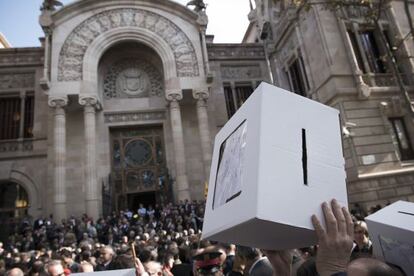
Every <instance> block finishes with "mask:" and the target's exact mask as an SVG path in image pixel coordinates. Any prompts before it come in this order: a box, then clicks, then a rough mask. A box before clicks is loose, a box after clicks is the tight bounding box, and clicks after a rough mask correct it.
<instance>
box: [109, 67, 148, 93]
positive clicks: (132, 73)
mask: <svg viewBox="0 0 414 276" xmlns="http://www.w3.org/2000/svg"><path fill="white" fill-rule="evenodd" d="M149 84H150V82H149V78H148V76H147V74H146V73H145V72H144V71H142V70H140V69H139V68H128V69H125V70H124V71H122V72H121V73H120V74H119V75H118V78H117V80H116V88H117V90H118V92H120V93H125V94H127V95H131V96H138V95H141V94H146V93H147V92H148V88H149Z"/></svg>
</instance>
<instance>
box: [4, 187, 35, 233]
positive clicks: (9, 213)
mask: <svg viewBox="0 0 414 276" xmlns="http://www.w3.org/2000/svg"><path fill="white" fill-rule="evenodd" d="M28 210H29V196H28V194H27V192H26V190H25V189H24V188H23V187H22V186H21V185H19V184H18V183H15V182H2V183H0V222H1V224H2V227H0V240H4V241H6V240H7V236H8V235H9V234H10V233H12V232H13V229H14V226H15V225H16V224H17V223H19V222H20V220H21V219H22V218H24V217H25V216H27V215H28Z"/></svg>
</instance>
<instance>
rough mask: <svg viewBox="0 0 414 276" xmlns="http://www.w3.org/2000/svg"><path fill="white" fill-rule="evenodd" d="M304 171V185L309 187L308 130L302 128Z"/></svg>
mask: <svg viewBox="0 0 414 276" xmlns="http://www.w3.org/2000/svg"><path fill="white" fill-rule="evenodd" d="M302 171H303V184H305V185H308V153H307V149H306V129H304V128H302Z"/></svg>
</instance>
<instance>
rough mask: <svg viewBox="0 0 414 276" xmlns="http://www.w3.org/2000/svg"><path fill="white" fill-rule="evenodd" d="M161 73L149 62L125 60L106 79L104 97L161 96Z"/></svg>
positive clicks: (116, 65) (109, 72) (118, 63)
mask: <svg viewBox="0 0 414 276" xmlns="http://www.w3.org/2000/svg"><path fill="white" fill-rule="evenodd" d="M162 80H163V79H162V75H161V73H160V72H159V71H158V70H157V68H155V66H154V65H152V64H151V63H149V62H146V61H144V60H140V59H132V60H131V59H124V60H121V61H119V62H117V63H115V64H114V65H113V66H112V67H111V68H110V69H109V70H108V72H107V74H106V75H105V77H104V97H105V99H111V98H131V97H148V96H149V95H151V96H161V95H162V93H163V89H164V88H163V81H162Z"/></svg>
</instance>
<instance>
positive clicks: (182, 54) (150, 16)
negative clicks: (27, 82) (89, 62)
mask: <svg viewBox="0 0 414 276" xmlns="http://www.w3.org/2000/svg"><path fill="white" fill-rule="evenodd" d="M119 27H132V28H143V29H146V30H149V31H151V32H153V33H154V34H156V35H157V36H159V37H161V38H162V39H163V40H164V41H165V42H166V43H167V44H168V45H169V46H170V48H171V50H172V52H173V53H174V58H175V64H176V67H177V76H178V77H192V76H199V69H198V61H197V57H196V53H195V50H194V47H193V44H192V43H191V41H190V39H189V38H188V37H187V35H186V34H185V33H183V32H182V31H181V30H180V28H179V27H178V26H177V25H175V24H174V23H173V22H172V21H170V20H169V19H167V18H165V17H162V16H160V15H159V14H156V13H153V12H150V11H146V10H140V9H131V8H121V9H114V10H109V11H104V12H101V13H98V14H96V15H94V16H92V17H90V18H88V19H86V20H85V21H83V22H82V23H81V24H79V25H78V26H77V27H76V28H75V29H74V30H73V31H72V33H71V34H70V35H69V36H68V37H67V38H66V40H65V42H64V44H63V47H62V49H61V51H60V55H59V67H58V81H79V80H82V63H83V58H84V56H85V53H86V50H87V49H88V46H89V45H90V44H91V43H92V42H93V41H94V39H95V38H96V37H98V36H99V35H101V34H103V33H105V32H106V31H108V30H112V29H115V28H119Z"/></svg>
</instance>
